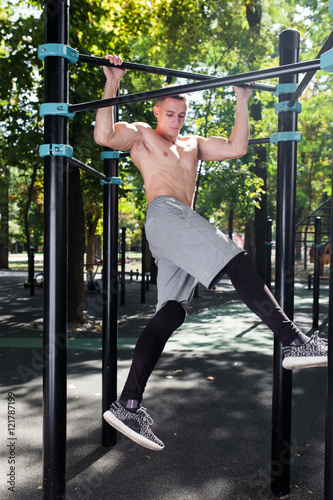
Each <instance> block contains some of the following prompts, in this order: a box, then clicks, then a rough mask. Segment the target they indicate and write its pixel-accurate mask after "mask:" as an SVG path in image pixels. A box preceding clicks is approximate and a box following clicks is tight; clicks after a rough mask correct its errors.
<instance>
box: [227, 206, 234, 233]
mask: <svg viewBox="0 0 333 500" xmlns="http://www.w3.org/2000/svg"><path fill="white" fill-rule="evenodd" d="M228 232H229V238H230V239H231V240H232V235H233V232H234V209H233V208H230V210H229V218H228Z"/></svg>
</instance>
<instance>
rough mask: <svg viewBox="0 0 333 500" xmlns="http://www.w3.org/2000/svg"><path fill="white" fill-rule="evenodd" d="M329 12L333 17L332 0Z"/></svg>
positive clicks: (331, 0)
mask: <svg viewBox="0 0 333 500" xmlns="http://www.w3.org/2000/svg"><path fill="white" fill-rule="evenodd" d="M329 11H330V16H332V17H333V0H330V5H329Z"/></svg>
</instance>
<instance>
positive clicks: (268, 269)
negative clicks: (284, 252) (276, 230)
mask: <svg viewBox="0 0 333 500" xmlns="http://www.w3.org/2000/svg"><path fill="white" fill-rule="evenodd" d="M272 224H273V221H272V219H267V226H266V273H265V275H266V276H265V283H266V285H267V286H268V288H269V289H271V286H272Z"/></svg>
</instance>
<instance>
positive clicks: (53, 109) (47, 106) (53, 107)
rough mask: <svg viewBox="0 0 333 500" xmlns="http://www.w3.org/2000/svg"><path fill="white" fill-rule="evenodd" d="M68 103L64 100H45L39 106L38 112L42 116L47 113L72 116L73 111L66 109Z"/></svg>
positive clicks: (73, 114)
mask: <svg viewBox="0 0 333 500" xmlns="http://www.w3.org/2000/svg"><path fill="white" fill-rule="evenodd" d="M68 107H69V104H68V103H66V102H45V103H44V104H41V105H40V106H39V114H40V116H41V117H42V118H44V116H48V115H57V116H66V117H67V118H73V116H75V113H70V112H69V111H68Z"/></svg>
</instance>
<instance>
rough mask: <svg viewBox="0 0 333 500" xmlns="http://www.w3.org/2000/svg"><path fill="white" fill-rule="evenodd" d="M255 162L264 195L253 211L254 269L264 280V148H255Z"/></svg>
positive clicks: (265, 183) (265, 230)
mask: <svg viewBox="0 0 333 500" xmlns="http://www.w3.org/2000/svg"><path fill="white" fill-rule="evenodd" d="M255 154H256V161H255V172H256V175H257V176H258V177H261V178H262V179H263V181H264V185H263V189H264V191H265V193H263V194H262V195H261V201H260V208H256V209H255V219H254V231H255V246H256V256H255V259H256V260H255V262H256V268H257V272H258V274H259V276H260V277H261V278H262V279H263V280H265V275H266V265H265V259H266V232H267V195H266V191H267V168H266V163H265V162H266V148H265V147H264V146H256V147H255Z"/></svg>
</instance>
